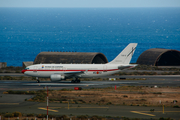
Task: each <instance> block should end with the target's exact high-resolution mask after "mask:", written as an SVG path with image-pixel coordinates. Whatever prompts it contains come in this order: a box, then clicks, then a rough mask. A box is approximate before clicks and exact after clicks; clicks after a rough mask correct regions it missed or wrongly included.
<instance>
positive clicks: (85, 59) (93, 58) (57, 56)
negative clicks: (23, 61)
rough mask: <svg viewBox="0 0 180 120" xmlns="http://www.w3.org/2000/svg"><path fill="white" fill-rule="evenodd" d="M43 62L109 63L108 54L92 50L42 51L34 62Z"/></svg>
mask: <svg viewBox="0 0 180 120" xmlns="http://www.w3.org/2000/svg"><path fill="white" fill-rule="evenodd" d="M41 63H46V64H47V63H57V64H58V63H63V64H71V63H72V64H75V63H77V64H105V63H108V60H107V58H106V56H105V55H104V54H102V53H91V52H89V53H88V52H41V53H39V54H38V55H37V56H36V58H35V60H34V64H41Z"/></svg>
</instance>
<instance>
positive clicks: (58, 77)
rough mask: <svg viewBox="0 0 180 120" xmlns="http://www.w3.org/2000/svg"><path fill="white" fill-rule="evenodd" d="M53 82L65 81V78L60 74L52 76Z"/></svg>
mask: <svg viewBox="0 0 180 120" xmlns="http://www.w3.org/2000/svg"><path fill="white" fill-rule="evenodd" d="M50 78H51V81H60V80H65V76H62V75H59V74H52V75H51V76H50Z"/></svg>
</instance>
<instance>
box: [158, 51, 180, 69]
mask: <svg viewBox="0 0 180 120" xmlns="http://www.w3.org/2000/svg"><path fill="white" fill-rule="evenodd" d="M155 65H156V66H180V52H178V51H168V52H166V53H164V54H162V55H161V56H160V57H159V58H158V59H157V61H156V64H155Z"/></svg>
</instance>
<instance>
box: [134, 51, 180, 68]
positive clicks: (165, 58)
mask: <svg viewBox="0 0 180 120" xmlns="http://www.w3.org/2000/svg"><path fill="white" fill-rule="evenodd" d="M136 63H137V64H144V65H153V66H180V51H177V50H170V49H160V48H153V49H148V50H146V51H144V52H143V53H142V54H141V55H140V56H139V58H138V60H137V62H136Z"/></svg>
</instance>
